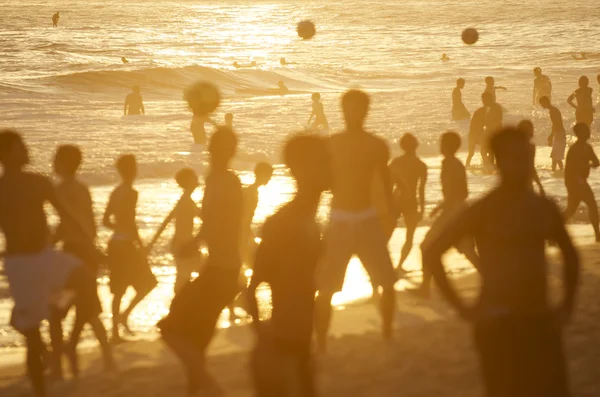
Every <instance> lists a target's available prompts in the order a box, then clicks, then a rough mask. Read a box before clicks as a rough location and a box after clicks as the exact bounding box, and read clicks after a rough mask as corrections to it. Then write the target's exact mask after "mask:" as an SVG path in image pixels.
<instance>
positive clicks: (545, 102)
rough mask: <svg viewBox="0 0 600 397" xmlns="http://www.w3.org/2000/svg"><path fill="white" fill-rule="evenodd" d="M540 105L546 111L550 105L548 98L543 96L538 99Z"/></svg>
mask: <svg viewBox="0 0 600 397" xmlns="http://www.w3.org/2000/svg"><path fill="white" fill-rule="evenodd" d="M540 105H542V107H543V108H544V109H548V108H549V107H550V105H551V103H550V98H548V97H547V96H543V97H541V98H540Z"/></svg>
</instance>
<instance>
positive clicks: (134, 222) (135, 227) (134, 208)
mask: <svg viewBox="0 0 600 397" xmlns="http://www.w3.org/2000/svg"><path fill="white" fill-rule="evenodd" d="M134 195H135V200H134V204H133V219H132V220H131V221H132V222H133V230H134V233H135V236H134V237H135V241H137V243H138V246H139V247H140V248H141V249H142V250H143V249H144V243H143V242H142V238H141V237H140V230H139V229H138V226H137V221H136V219H135V218H136V208H137V201H138V192H137V191H134Z"/></svg>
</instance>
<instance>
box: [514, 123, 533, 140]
mask: <svg viewBox="0 0 600 397" xmlns="http://www.w3.org/2000/svg"><path fill="white" fill-rule="evenodd" d="M517 129H518V130H519V131H521V132H522V133H523V134H525V136H526V137H527V139H528V140H531V139H532V138H533V123H532V122H531V121H530V120H521V121H520V122H519V124H518V125H517Z"/></svg>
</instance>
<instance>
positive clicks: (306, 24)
mask: <svg viewBox="0 0 600 397" xmlns="http://www.w3.org/2000/svg"><path fill="white" fill-rule="evenodd" d="M297 30H298V36H300V37H302V38H303V39H304V40H308V39H312V37H313V36H314V35H315V33H317V29H316V28H315V24H314V23H312V22H311V21H302V22H300V23H299V24H298V28H297Z"/></svg>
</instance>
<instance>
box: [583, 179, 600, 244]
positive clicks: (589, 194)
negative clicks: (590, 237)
mask: <svg viewBox="0 0 600 397" xmlns="http://www.w3.org/2000/svg"><path fill="white" fill-rule="evenodd" d="M582 193H583V194H582V199H583V200H582V201H583V202H584V203H585V205H586V206H587V207H588V214H589V217H590V223H591V224H592V227H593V228H594V233H595V236H596V241H599V242H600V229H599V225H598V204H597V203H596V197H595V196H594V192H593V191H592V189H591V187H590V186H589V185H587V184H586V187H585V189H583V191H582Z"/></svg>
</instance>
